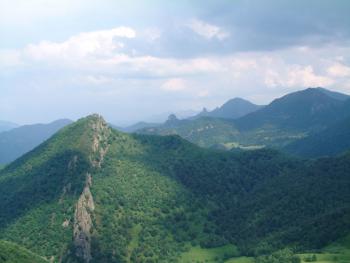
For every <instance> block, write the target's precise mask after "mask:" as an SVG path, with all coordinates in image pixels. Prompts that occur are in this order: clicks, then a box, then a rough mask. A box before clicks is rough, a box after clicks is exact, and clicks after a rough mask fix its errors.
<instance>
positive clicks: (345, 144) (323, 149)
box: [283, 118, 350, 158]
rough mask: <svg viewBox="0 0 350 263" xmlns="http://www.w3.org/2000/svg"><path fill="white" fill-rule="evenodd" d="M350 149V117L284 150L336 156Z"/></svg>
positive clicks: (304, 155) (295, 152)
mask: <svg viewBox="0 0 350 263" xmlns="http://www.w3.org/2000/svg"><path fill="white" fill-rule="evenodd" d="M349 149H350V118H346V119H344V120H341V121H339V122H337V123H335V124H334V125H331V126H330V127H328V128H327V129H325V130H323V131H321V132H318V133H315V134H312V135H310V136H308V137H306V138H303V139H300V140H297V141H295V142H293V143H291V144H289V145H287V146H286V147H285V148H284V149H283V150H284V151H286V152H288V153H292V154H296V155H299V156H303V157H313V158H315V157H321V156H334V155H337V154H340V153H342V152H345V151H348V150H349Z"/></svg>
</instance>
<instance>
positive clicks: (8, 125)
mask: <svg viewBox="0 0 350 263" xmlns="http://www.w3.org/2000/svg"><path fill="white" fill-rule="evenodd" d="M16 127H18V124H16V123H12V122H9V121H0V132H3V131H8V130H11V129H13V128H16Z"/></svg>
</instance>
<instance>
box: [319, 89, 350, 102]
mask: <svg viewBox="0 0 350 263" xmlns="http://www.w3.org/2000/svg"><path fill="white" fill-rule="evenodd" d="M316 89H317V90H319V91H321V92H323V93H324V94H326V95H327V96H328V97H331V98H333V99H337V100H340V101H346V100H348V99H350V96H349V95H347V94H344V93H340V92H336V91H331V90H328V89H325V88H320V87H319V88H316Z"/></svg>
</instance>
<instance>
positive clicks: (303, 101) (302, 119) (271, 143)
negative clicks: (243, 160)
mask: <svg viewBox="0 0 350 263" xmlns="http://www.w3.org/2000/svg"><path fill="white" fill-rule="evenodd" d="M347 98H348V96H347V95H345V94H341V93H336V92H332V91H328V90H326V89H322V88H310V89H306V90H302V91H298V92H294V93H290V94H288V95H286V96H283V97H281V98H279V99H276V100H274V101H272V102H271V103H270V104H269V105H267V106H265V107H263V108H261V109H259V110H256V111H254V112H252V113H249V114H247V115H245V116H243V117H241V118H238V119H235V120H227V119H226V120H224V119H219V118H212V117H206V118H203V117H202V118H198V119H195V120H181V121H180V120H179V121H177V122H172V125H169V122H166V123H164V124H163V125H161V126H157V127H154V128H145V129H142V130H139V131H138V132H140V133H145V134H159V135H168V134H178V135H180V136H181V137H183V138H185V139H187V140H189V141H191V142H193V143H196V144H198V145H200V146H204V147H219V148H224V149H225V148H228V149H230V148H262V147H266V146H268V147H274V148H283V147H285V146H286V145H288V144H289V143H292V142H294V141H296V140H298V139H301V138H304V137H307V136H308V135H309V134H313V133H316V132H320V131H322V130H324V129H326V128H328V127H329V126H331V125H333V124H334V123H336V122H337V121H341V120H342V119H344V118H346V117H348V116H350V99H347Z"/></svg>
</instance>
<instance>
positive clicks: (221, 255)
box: [180, 245, 244, 263]
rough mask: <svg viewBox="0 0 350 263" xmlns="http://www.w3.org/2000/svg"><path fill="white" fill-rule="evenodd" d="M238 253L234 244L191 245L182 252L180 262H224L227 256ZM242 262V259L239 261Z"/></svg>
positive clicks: (233, 255) (234, 255)
mask: <svg viewBox="0 0 350 263" xmlns="http://www.w3.org/2000/svg"><path fill="white" fill-rule="evenodd" d="M238 254H239V253H238V250H237V247H236V246H234V245H226V246H222V247H217V248H201V247H198V246H197V247H192V248H191V249H190V250H189V251H187V252H185V253H183V254H182V255H181V259H180V262H183V263H190V262H191V263H192V262H196V263H199V262H207V263H211V262H225V260H227V259H229V258H232V257H237V256H238ZM233 262H234V261H233ZM238 262H239V261H238ZM243 262H244V261H241V263H243Z"/></svg>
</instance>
